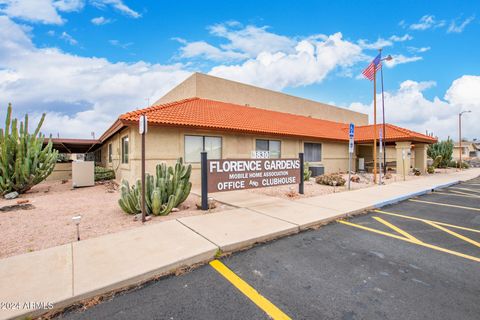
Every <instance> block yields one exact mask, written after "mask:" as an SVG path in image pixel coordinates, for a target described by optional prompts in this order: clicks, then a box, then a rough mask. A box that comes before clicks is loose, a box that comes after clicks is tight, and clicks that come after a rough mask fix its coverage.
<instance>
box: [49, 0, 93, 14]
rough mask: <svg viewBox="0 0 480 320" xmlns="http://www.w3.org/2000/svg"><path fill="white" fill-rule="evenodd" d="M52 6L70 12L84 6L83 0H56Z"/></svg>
mask: <svg viewBox="0 0 480 320" xmlns="http://www.w3.org/2000/svg"><path fill="white" fill-rule="evenodd" d="M53 6H54V7H55V8H57V9H58V10H60V11H65V12H72V11H80V10H81V9H83V7H84V6H85V1H84V0H57V1H55V2H53Z"/></svg>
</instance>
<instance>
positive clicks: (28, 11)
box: [0, 0, 64, 24]
mask: <svg viewBox="0 0 480 320" xmlns="http://www.w3.org/2000/svg"><path fill="white" fill-rule="evenodd" d="M0 12H2V13H4V14H6V15H7V16H9V17H11V18H18V19H22V20H26V21H30V22H39V23H44V24H63V23H64V20H63V19H62V17H61V16H60V15H59V14H58V12H57V9H56V8H55V6H54V5H53V3H52V0H0Z"/></svg>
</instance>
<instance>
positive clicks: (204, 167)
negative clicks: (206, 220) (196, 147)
mask: <svg viewBox="0 0 480 320" xmlns="http://www.w3.org/2000/svg"><path fill="white" fill-rule="evenodd" d="M200 157H201V158H200V164H201V175H202V210H208V167H207V166H208V164H207V152H205V151H202V153H200Z"/></svg>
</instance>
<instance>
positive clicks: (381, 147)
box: [378, 128, 386, 184]
mask: <svg viewBox="0 0 480 320" xmlns="http://www.w3.org/2000/svg"><path fill="white" fill-rule="evenodd" d="M379 140H380V141H379V143H380V146H379V147H380V149H379V150H380V152H379V153H378V158H379V160H378V166H379V167H380V175H379V177H378V184H382V153H383V144H382V140H383V131H382V128H380V130H379ZM383 170H384V173H386V172H385V170H386V168H385V167H384V168H383Z"/></svg>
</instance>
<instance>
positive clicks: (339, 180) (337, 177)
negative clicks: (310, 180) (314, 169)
mask: <svg viewBox="0 0 480 320" xmlns="http://www.w3.org/2000/svg"><path fill="white" fill-rule="evenodd" d="M315 182H316V183H318V184H324V185H327V186H333V185H334V183H335V182H336V184H335V185H336V186H343V185H345V182H346V181H345V179H343V177H342V175H341V174H339V173H330V174H323V175H321V176H318V177H316V178H315Z"/></svg>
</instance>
